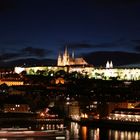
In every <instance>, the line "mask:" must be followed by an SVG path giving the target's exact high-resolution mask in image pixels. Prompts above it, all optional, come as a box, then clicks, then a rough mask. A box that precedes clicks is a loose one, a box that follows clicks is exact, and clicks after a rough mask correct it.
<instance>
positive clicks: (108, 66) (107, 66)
mask: <svg viewBox="0 0 140 140" xmlns="http://www.w3.org/2000/svg"><path fill="white" fill-rule="evenodd" d="M108 68H110V65H109V61H107V63H106V69H108Z"/></svg>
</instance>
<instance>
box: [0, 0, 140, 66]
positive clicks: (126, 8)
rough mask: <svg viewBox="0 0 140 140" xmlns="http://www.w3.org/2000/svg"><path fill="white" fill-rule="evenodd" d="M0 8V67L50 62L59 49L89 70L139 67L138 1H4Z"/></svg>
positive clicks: (139, 10)
mask: <svg viewBox="0 0 140 140" xmlns="http://www.w3.org/2000/svg"><path fill="white" fill-rule="evenodd" d="M0 5H1V6H0V18H1V22H0V36H1V38H0V63H3V62H5V63H6V62H12V61H14V60H18V59H23V58H24V59H27V58H37V59H48V58H49V59H55V60H56V59H57V57H58V54H59V52H63V50H64V47H65V46H67V47H68V50H69V51H75V53H76V55H77V56H82V57H84V58H86V60H88V61H89V63H92V64H95V65H104V62H106V61H107V60H108V59H113V61H114V62H115V63H116V65H118V63H119V62H120V65H123V64H124V65H125V64H135V63H140V61H139V58H140V18H139V17H140V16H139V12H140V8H139V7H140V2H137V1H130V2H127V1H123V2H121V1H120V0H118V1H116V0H115V1H113V2H111V1H109V0H107V1H106V2H104V1H102V0H100V1H98V2H97V1H96V0H94V1H91V0H87V1H84V0H77V1H70V0H68V1H64V0H60V1H56V0H52V1H45V0H40V1H39V0H34V1H32V0H24V1H17V0H5V1H1V2H0ZM120 59H121V60H122V59H123V61H124V62H123V61H122V62H121V61H120ZM118 61H119V62H118Z"/></svg>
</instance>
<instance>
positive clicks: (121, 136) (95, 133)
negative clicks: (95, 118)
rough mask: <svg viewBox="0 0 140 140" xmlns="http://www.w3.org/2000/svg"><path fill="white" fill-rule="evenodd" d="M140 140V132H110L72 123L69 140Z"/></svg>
mask: <svg viewBox="0 0 140 140" xmlns="http://www.w3.org/2000/svg"><path fill="white" fill-rule="evenodd" d="M70 139H74V140H140V131H122V130H111V129H110V130H108V129H106V128H100V129H99V128H88V127H86V126H82V127H80V126H79V125H77V124H76V123H71V128H70V137H69V139H67V140H70Z"/></svg>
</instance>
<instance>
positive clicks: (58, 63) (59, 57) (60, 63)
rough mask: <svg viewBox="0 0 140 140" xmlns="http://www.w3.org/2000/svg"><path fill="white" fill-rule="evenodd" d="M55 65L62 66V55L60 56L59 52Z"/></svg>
mask: <svg viewBox="0 0 140 140" xmlns="http://www.w3.org/2000/svg"><path fill="white" fill-rule="evenodd" d="M57 66H62V57H61V54H60V53H59V55H58V59H57Z"/></svg>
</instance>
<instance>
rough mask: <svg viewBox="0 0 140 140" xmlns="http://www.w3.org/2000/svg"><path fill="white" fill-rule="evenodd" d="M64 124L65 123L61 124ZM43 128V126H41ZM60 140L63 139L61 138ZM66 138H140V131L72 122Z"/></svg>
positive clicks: (38, 139) (25, 139)
mask: <svg viewBox="0 0 140 140" xmlns="http://www.w3.org/2000/svg"><path fill="white" fill-rule="evenodd" d="M61 126H63V124H61ZM41 128H42V127H41ZM43 128H44V129H45V130H46V129H48V130H49V129H53V128H54V129H55V128H56V127H54V125H53V126H52V125H50V124H49V125H46V127H43ZM54 139H56V137H53V138H51V137H50V138H48V137H28V136H27V137H16V138H15V137H13V138H12V137H11V138H6V136H5V137H3V138H0V140H54ZM59 140H62V139H60V138H59ZM65 140H140V131H133V130H131V131H129V130H127V131H126V130H111V129H106V128H91V127H86V126H80V125H78V124H77V123H74V122H72V123H70V124H69V125H67V126H66V138H65Z"/></svg>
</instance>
